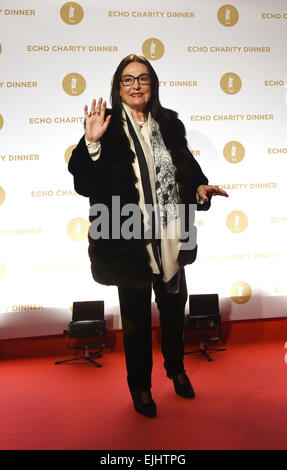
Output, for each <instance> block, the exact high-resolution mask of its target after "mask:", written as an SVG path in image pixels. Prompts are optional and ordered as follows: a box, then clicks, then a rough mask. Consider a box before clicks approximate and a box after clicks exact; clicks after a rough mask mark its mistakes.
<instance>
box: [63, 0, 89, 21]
mask: <svg viewBox="0 0 287 470" xmlns="http://www.w3.org/2000/svg"><path fill="white" fill-rule="evenodd" d="M60 15H61V18H62V20H63V21H64V22H65V23H66V24H70V25H75V24H78V23H80V22H81V21H82V19H83V17H84V10H83V8H82V7H81V5H79V4H78V3H75V2H68V3H65V4H64V5H63V6H62V7H61V10H60Z"/></svg>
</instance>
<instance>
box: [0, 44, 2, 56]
mask: <svg viewBox="0 0 287 470" xmlns="http://www.w3.org/2000/svg"><path fill="white" fill-rule="evenodd" d="M1 52H2V44H0V54H1Z"/></svg>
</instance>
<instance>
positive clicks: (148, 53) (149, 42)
mask: <svg viewBox="0 0 287 470" xmlns="http://www.w3.org/2000/svg"><path fill="white" fill-rule="evenodd" d="M142 52H143V55H144V56H145V57H146V58H147V59H149V60H158V59H161V57H162V56H163V54H164V45H163V43H162V42H161V41H160V40H159V39H156V38H149V39H146V40H145V42H144V43H143V45H142Z"/></svg>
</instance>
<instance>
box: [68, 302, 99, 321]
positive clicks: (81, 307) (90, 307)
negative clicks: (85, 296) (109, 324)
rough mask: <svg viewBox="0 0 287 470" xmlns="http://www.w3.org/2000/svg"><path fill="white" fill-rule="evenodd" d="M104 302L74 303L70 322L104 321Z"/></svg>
mask: <svg viewBox="0 0 287 470" xmlns="http://www.w3.org/2000/svg"><path fill="white" fill-rule="evenodd" d="M104 318H105V315H104V301H103V300H93V301H87V302H74V303H73V315H72V321H83V320H104Z"/></svg>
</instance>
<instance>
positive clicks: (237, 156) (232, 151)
mask: <svg viewBox="0 0 287 470" xmlns="http://www.w3.org/2000/svg"><path fill="white" fill-rule="evenodd" d="M223 155H224V158H225V160H227V161H228V162H230V163H239V162H241V160H242V159H243V158H244V155H245V149H244V147H243V145H242V144H241V143H240V142H236V140H232V141H231V142H228V143H227V144H226V145H225V146H224V149H223Z"/></svg>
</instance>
